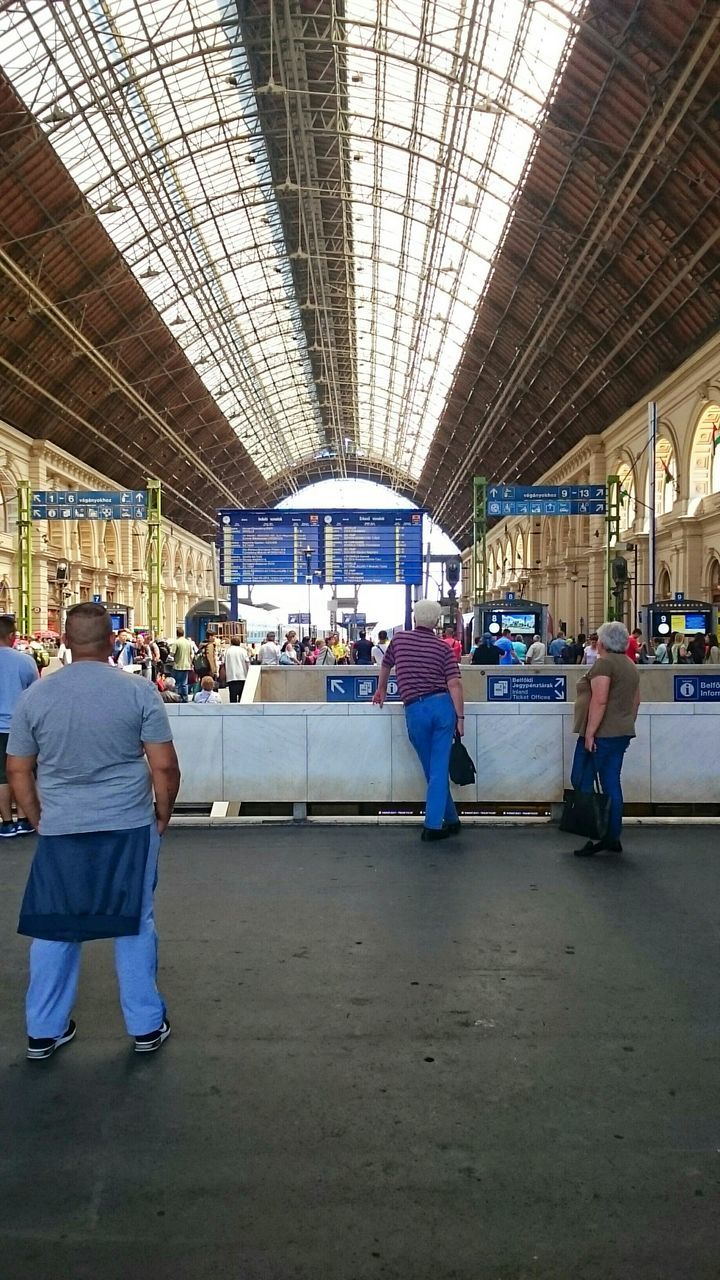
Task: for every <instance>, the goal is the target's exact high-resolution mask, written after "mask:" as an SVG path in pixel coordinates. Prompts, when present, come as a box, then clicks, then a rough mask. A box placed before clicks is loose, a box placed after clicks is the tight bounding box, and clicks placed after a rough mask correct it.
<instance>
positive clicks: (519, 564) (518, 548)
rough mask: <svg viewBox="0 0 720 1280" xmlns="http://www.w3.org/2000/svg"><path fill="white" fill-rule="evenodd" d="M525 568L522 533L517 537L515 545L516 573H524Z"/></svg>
mask: <svg viewBox="0 0 720 1280" xmlns="http://www.w3.org/2000/svg"><path fill="white" fill-rule="evenodd" d="M524 567H525V544H524V541H523V536H522V534H521V533H519V534H518V536H517V542H516V543H515V573H516V574H517V573H522V570H523V569H524Z"/></svg>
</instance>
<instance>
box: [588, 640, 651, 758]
mask: <svg viewBox="0 0 720 1280" xmlns="http://www.w3.org/2000/svg"><path fill="white" fill-rule="evenodd" d="M598 676H609V677H610V693H609V695H608V702H607V706H606V708H605V715H604V716H603V718H602V720H601V721H600V727H599V729H598V730H597V733H596V735H595V736H596V737H597V738H621V737H629V738H634V737H635V694H636V692H637V689H638V686H639V684H640V675H639V672H638V669H637V667H636V666H635V663H634V662H632V661H631V660H630V658H628V657H626V655H625V654H624V653H607V654H605V656H604V657H603V658H598V659H597V661H596V662H594V663H593V665H592V666H591V667H589V668H588V670H587V672H586V674H585V675H584V676H581V677H580V679H579V680H578V682H577V689H576V691H575V723H574V725H573V730H574V732H575V733H581V734H584V733H585V726H586V725H587V719H588V711H589V709H590V695H591V692H592V689H591V685H592V682H593V680H596V679H597V677H598Z"/></svg>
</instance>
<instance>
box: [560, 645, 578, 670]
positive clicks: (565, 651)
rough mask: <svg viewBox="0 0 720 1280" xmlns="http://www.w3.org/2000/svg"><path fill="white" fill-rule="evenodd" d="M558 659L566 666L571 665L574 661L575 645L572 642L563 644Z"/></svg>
mask: <svg viewBox="0 0 720 1280" xmlns="http://www.w3.org/2000/svg"><path fill="white" fill-rule="evenodd" d="M560 661H561V662H564V663H565V664H566V665H568V666H571V665H572V664H573V663H574V661H575V645H574V644H564V645H563V647H562V652H561V654H560Z"/></svg>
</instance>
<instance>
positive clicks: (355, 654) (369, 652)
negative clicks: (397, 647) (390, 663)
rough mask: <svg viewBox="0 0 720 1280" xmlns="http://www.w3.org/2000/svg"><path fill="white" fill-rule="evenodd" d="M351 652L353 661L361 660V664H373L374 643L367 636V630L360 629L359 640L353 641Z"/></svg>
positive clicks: (367, 665) (368, 665)
mask: <svg viewBox="0 0 720 1280" xmlns="http://www.w3.org/2000/svg"><path fill="white" fill-rule="evenodd" d="M351 652H352V660H353V662H359V663H360V664H361V666H366V667H370V666H372V663H373V645H372V640H368V638H367V631H364V630H362V631H360V633H359V635H358V638H357V640H355V642H354V643H353V646H352V650H351Z"/></svg>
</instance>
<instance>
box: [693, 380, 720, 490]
mask: <svg viewBox="0 0 720 1280" xmlns="http://www.w3.org/2000/svg"><path fill="white" fill-rule="evenodd" d="M719 490H720V405H717V404H711V405H708V407H707V408H706V409H705V410H704V412H703V415H702V417H701V418H700V421H699V422H698V424H697V427H696V428H695V435H694V437H693V445H692V453H691V455H690V501H689V503H688V514H689V515H694V513H695V512H696V511H697V508H698V506H699V505H700V503H701V502H702V500H703V498H707V497H708V495H709V494H711V493H717V492H718V491H719Z"/></svg>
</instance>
